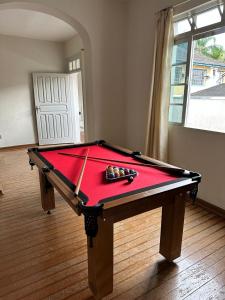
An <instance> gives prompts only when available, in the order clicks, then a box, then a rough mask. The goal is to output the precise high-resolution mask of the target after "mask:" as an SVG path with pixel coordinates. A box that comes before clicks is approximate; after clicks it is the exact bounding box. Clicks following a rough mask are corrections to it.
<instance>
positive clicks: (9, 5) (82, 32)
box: [0, 1, 94, 139]
mask: <svg viewBox="0 0 225 300" xmlns="http://www.w3.org/2000/svg"><path fill="white" fill-rule="evenodd" d="M9 9H24V10H31V11H36V12H41V13H44V14H47V15H50V16H54V17H56V18H58V19H60V20H62V21H64V22H65V23H67V24H69V25H70V26H71V27H73V28H74V29H75V30H76V31H77V32H78V34H79V36H80V38H81V40H82V43H83V45H84V51H82V55H83V56H84V61H85V64H84V78H85V81H84V85H85V88H84V95H83V97H84V115H85V137H86V139H93V138H94V116H93V111H94V110H93V102H92V99H93V97H92V79H91V74H92V72H91V43H90V38H89V35H88V33H87V31H86V29H85V28H84V27H83V25H82V24H81V23H80V22H78V21H77V20H76V19H75V18H73V17H71V16H70V15H68V14H66V13H64V12H62V11H60V10H58V9H56V8H54V7H50V6H47V5H45V4H44V5H43V4H40V3H31V2H26V1H23V2H20V1H18V2H17V1H1V3H0V10H9Z"/></svg>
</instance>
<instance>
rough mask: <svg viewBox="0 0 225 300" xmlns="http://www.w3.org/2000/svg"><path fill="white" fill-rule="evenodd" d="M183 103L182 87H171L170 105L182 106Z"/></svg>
mask: <svg viewBox="0 0 225 300" xmlns="http://www.w3.org/2000/svg"><path fill="white" fill-rule="evenodd" d="M183 102H184V85H175V86H171V94H170V104H177V103H179V104H182V103H183Z"/></svg>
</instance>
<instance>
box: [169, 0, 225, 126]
mask: <svg viewBox="0 0 225 300" xmlns="http://www.w3.org/2000/svg"><path fill="white" fill-rule="evenodd" d="M210 5H211V6H210V7H207V9H206V8H204V9H203V8H201V9H198V10H197V11H196V10H194V11H193V12H188V14H186V16H184V15H183V16H181V17H179V18H180V19H178V18H177V17H175V19H174V33H175V40H174V47H173V54H172V67H171V96H170V109H169V122H171V123H176V124H180V125H184V126H186V127H192V128H198V129H204V130H212V131H219V132H225V13H224V6H223V5H222V4H217V3H214V4H213V3H212V2H210Z"/></svg>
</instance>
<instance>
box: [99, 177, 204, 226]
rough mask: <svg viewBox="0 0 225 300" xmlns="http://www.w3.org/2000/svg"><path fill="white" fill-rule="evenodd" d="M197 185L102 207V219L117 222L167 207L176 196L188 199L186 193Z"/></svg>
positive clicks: (189, 185) (192, 184)
mask: <svg viewBox="0 0 225 300" xmlns="http://www.w3.org/2000/svg"><path fill="white" fill-rule="evenodd" d="M197 185H198V183H197V182H192V183H191V184H188V185H185V186H180V187H178V188H177V189H175V190H174V189H171V190H167V191H164V192H161V193H157V194H153V195H146V196H145V197H142V198H140V199H138V200H135V201H130V202H128V203H124V204H120V205H118V206H113V207H109V208H107V209H105V208H104V207H103V214H102V217H103V218H104V219H105V220H106V221H108V222H112V223H116V222H119V221H121V220H124V219H127V218H130V217H133V216H136V215H138V214H141V213H144V212H147V211H149V210H152V209H155V208H158V207H162V206H165V205H169V204H170V203H171V202H172V201H174V199H175V197H176V196H177V195H180V196H185V197H187V198H189V194H188V192H189V191H190V190H192V189H194V188H195V187H196V186H197ZM146 194H148V193H146Z"/></svg>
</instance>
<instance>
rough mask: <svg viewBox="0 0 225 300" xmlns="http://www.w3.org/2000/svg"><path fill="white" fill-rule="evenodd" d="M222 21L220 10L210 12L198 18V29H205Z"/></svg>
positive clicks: (199, 15) (215, 9)
mask: <svg viewBox="0 0 225 300" xmlns="http://www.w3.org/2000/svg"><path fill="white" fill-rule="evenodd" d="M220 21H221V16H220V13H219V10H218V8H214V9H211V10H208V11H206V12H203V13H201V14H198V15H197V16H196V26H197V28H201V27H204V26H207V25H211V24H214V23H218V22H220Z"/></svg>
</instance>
